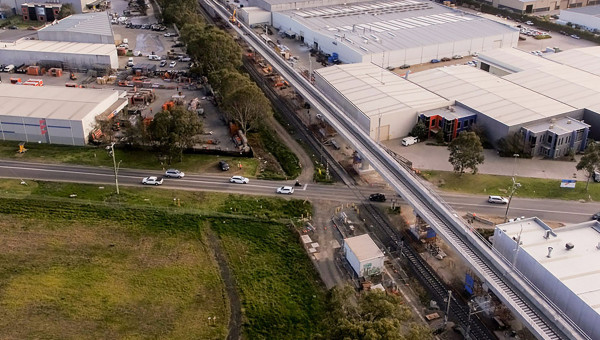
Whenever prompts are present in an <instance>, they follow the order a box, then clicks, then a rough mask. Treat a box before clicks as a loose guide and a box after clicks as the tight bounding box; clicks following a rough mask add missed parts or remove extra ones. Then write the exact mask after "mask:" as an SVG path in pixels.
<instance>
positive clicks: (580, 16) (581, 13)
mask: <svg viewBox="0 0 600 340" xmlns="http://www.w3.org/2000/svg"><path fill="white" fill-rule="evenodd" d="M595 3H596V4H600V1H595ZM558 17H559V18H560V21H561V22H564V23H565V24H566V23H569V22H570V23H573V24H577V25H579V26H582V27H586V28H587V29H589V30H600V6H587V7H583V8H569V9H564V10H561V11H560V14H559V16H558Z"/></svg>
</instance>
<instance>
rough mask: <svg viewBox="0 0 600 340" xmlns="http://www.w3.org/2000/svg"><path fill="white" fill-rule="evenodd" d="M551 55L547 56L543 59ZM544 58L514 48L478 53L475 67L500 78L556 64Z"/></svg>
mask: <svg viewBox="0 0 600 340" xmlns="http://www.w3.org/2000/svg"><path fill="white" fill-rule="evenodd" d="M561 53H562V52H561ZM553 54H554V53H552V54H547V55H544V57H546V56H548V55H553ZM544 57H540V56H537V55H534V54H531V53H527V52H524V51H521V50H518V49H516V48H502V49H496V50H493V51H488V52H484V53H480V54H479V56H478V57H477V59H478V61H477V66H478V67H479V68H480V69H482V70H484V71H486V72H489V73H491V74H493V75H496V76H499V77H502V76H505V75H507V74H511V73H516V72H521V71H525V70H530V69H533V68H538V67H542V66H547V65H555V64H556V63H555V62H553V61H551V60H548V59H547V58H544Z"/></svg>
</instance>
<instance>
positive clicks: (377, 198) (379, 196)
mask: <svg viewBox="0 0 600 340" xmlns="http://www.w3.org/2000/svg"><path fill="white" fill-rule="evenodd" d="M369 201H373V202H385V195H384V194H380V193H377V194H372V195H370V196H369Z"/></svg>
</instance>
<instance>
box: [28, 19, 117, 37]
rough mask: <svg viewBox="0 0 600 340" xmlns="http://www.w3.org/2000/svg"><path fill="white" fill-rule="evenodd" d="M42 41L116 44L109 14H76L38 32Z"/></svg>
mask: <svg viewBox="0 0 600 340" xmlns="http://www.w3.org/2000/svg"><path fill="white" fill-rule="evenodd" d="M37 34H38V38H39V39H40V40H48V41H68V42H80V43H92V44H114V43H115V38H114V36H113V30H112V26H111V24H110V19H109V18H108V12H94V13H88V14H75V15H71V16H69V17H66V18H64V19H62V20H60V21H59V22H58V23H56V24H53V25H49V26H46V27H44V28H42V29H41V30H39V31H38V33H37Z"/></svg>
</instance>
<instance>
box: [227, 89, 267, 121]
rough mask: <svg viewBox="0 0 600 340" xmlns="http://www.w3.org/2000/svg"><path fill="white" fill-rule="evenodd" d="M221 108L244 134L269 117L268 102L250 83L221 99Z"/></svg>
mask: <svg viewBox="0 0 600 340" xmlns="http://www.w3.org/2000/svg"><path fill="white" fill-rule="evenodd" d="M223 106H224V109H225V111H226V112H227V114H228V115H229V117H230V118H231V119H232V120H234V121H236V122H237V123H238V124H239V126H240V129H242V131H243V132H244V133H248V130H249V129H251V128H252V127H254V126H256V125H258V123H259V122H262V121H264V120H265V119H266V118H267V117H269V116H270V115H271V104H270V103H269V100H268V99H267V98H266V97H265V95H264V94H263V92H262V91H261V90H260V89H259V88H258V86H257V85H256V84H255V83H252V82H249V83H248V84H246V85H244V86H242V87H239V88H237V89H235V90H233V91H230V92H229V93H228V94H227V95H226V96H225V97H223Z"/></svg>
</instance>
